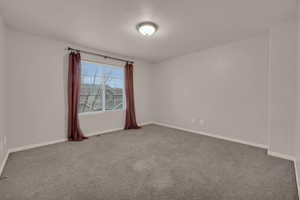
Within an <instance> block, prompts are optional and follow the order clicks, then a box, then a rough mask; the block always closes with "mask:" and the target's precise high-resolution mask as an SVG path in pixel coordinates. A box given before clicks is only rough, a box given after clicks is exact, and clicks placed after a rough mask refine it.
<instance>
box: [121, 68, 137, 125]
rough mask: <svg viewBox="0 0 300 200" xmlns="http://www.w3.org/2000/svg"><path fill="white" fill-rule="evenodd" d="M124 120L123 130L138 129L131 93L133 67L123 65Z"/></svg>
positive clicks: (132, 92)
mask: <svg viewBox="0 0 300 200" xmlns="http://www.w3.org/2000/svg"><path fill="white" fill-rule="evenodd" d="M125 93H126V119H125V128H124V129H138V128H140V127H139V126H138V125H137V123H136V118H135V108H134V91H133V65H132V64H131V63H126V65H125Z"/></svg>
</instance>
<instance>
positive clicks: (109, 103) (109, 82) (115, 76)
mask: <svg viewBox="0 0 300 200" xmlns="http://www.w3.org/2000/svg"><path fill="white" fill-rule="evenodd" d="M104 71H105V73H106V78H105V110H120V109H123V88H124V78H123V77H124V71H123V69H122V68H105V70H104Z"/></svg>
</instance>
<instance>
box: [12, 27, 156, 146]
mask: <svg viewBox="0 0 300 200" xmlns="http://www.w3.org/2000/svg"><path fill="white" fill-rule="evenodd" d="M7 35H8V42H9V45H8V46H9V48H8V55H9V66H10V71H9V73H10V81H9V90H10V103H11V106H10V113H11V114H10V127H11V129H10V134H9V138H8V141H9V143H8V145H9V148H15V147H20V146H24V145H33V144H39V143H43V142H50V141H55V140H61V139H64V138H66V129H67V127H66V94H67V93H66V80H67V56H66V53H67V52H66V51H65V48H66V47H67V46H68V44H66V43H64V42H60V41H55V40H51V39H46V38H42V37H38V36H33V35H30V34H26V33H22V32H17V31H14V30H11V29H10V30H8V33H7ZM148 70H149V69H148V64H147V63H145V62H141V61H137V62H136V64H135V72H134V73H135V74H134V76H135V86H136V87H135V88H136V89H135V92H136V110H137V117H138V121H139V122H147V121H150V120H151V114H150V108H149V104H150V100H149V95H150V89H149V87H150V78H151V77H149V75H148ZM138 87H140V88H138ZM123 116H124V112H122V111H116V112H108V113H100V114H92V115H84V116H81V117H80V122H81V127H82V129H83V131H84V132H85V133H87V134H88V133H94V132H101V131H104V130H108V129H115V128H121V127H123Z"/></svg>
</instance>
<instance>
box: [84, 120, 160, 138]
mask: <svg viewBox="0 0 300 200" xmlns="http://www.w3.org/2000/svg"><path fill="white" fill-rule="evenodd" d="M149 124H154V122H152V121H150V122H142V123H139V126H146V125H149ZM121 130H124V127H120V128H114V129H108V130H104V131H99V132H95V133H88V134H85V135H86V136H87V137H92V136H96V135H102V134H105V133H110V132H115V131H121Z"/></svg>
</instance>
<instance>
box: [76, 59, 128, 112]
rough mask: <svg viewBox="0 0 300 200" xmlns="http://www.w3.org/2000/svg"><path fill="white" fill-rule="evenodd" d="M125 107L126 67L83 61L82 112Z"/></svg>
mask: <svg viewBox="0 0 300 200" xmlns="http://www.w3.org/2000/svg"><path fill="white" fill-rule="evenodd" d="M123 108H124V69H123V68H121V67H115V66H108V65H105V64H100V63H95V62H89V61H81V88H80V113H86V112H98V111H109V110H122V109H123Z"/></svg>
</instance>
